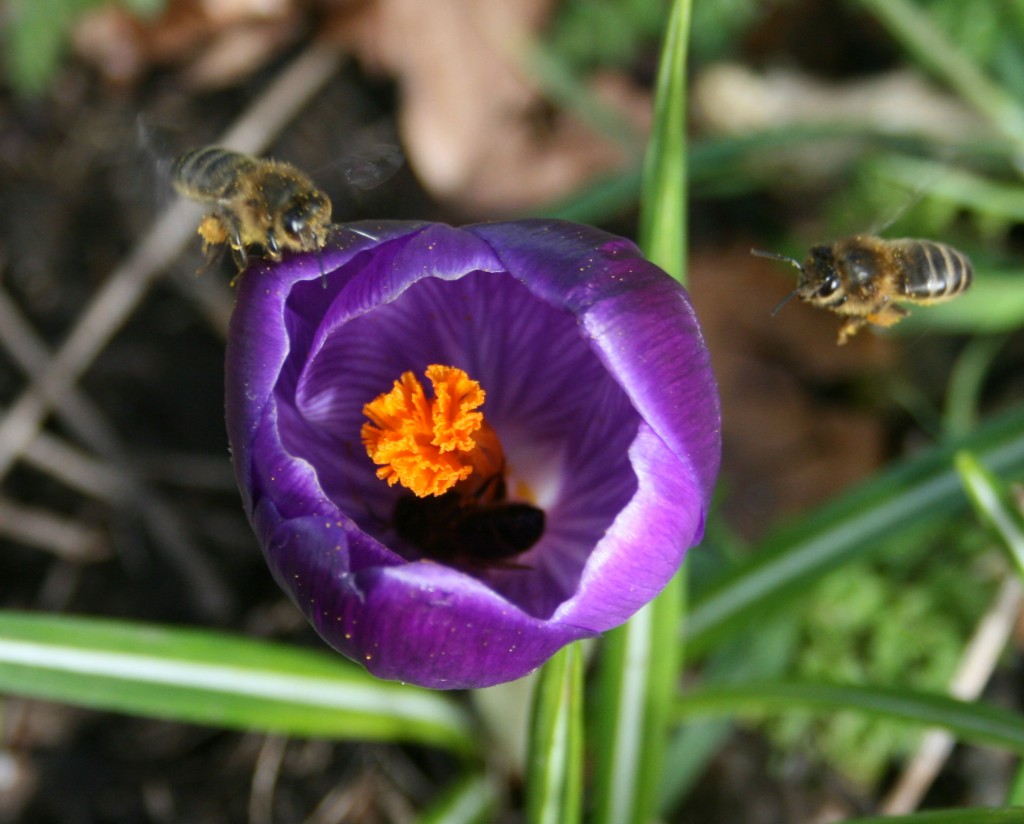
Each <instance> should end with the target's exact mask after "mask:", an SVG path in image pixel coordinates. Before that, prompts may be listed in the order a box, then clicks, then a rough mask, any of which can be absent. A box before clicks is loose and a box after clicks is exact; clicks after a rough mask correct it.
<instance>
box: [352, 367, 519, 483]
mask: <svg viewBox="0 0 1024 824" xmlns="http://www.w3.org/2000/svg"><path fill="white" fill-rule="evenodd" d="M426 375H427V379H428V380H429V381H430V383H431V384H432V386H433V390H434V397H433V399H430V398H428V397H427V396H426V393H425V392H424V390H423V386H422V385H421V384H420V382H419V380H417V378H416V376H415V375H414V374H413V373H412V372H405V373H404V374H403V375H402V376H401V377H400V378H399V379H398V380H397V381H395V385H394V387H393V388H392V389H391V391H390V392H385V393H384V394H383V395H380V396H379V397H377V398H375V399H374V400H373V401H371V402H370V403H368V404H366V406H364V407H363V414H364V415H366V417H368V418H369V419H370V420H369V421H368V422H367V423H365V424H363V428H362V432H361V435H362V439H363V444H364V445H365V446H366V452H367V454H369V456H370V458H371V460H373V462H374V463H376V464H379V468H378V469H377V477H378V478H380V479H381V480H386V481H387V482H388V483H389V484H391V485H394V484H396V483H400V484H402V486H404V487H406V488H408V489H409V490H411V491H412V492H413V493H414V494H416V495H418V496H419V497H421V498H422V497H424V496H426V495H442V494H444V493H445V492H447V491H448V490H449V489H451V488H452V487H453V486H455V484H457V483H458V482H459V481H462V480H465V479H466V478H468V477H469V476H470V475H471V474H472V473H473V470H474V469H478V470H480V471H481V472H485V471H489V470H490V469H491V467H492V466H496V467H500V466H501V462H502V461H503V457H502V453H501V445H500V444H499V443H498V439H497V436H496V435H495V434H494V430H492V429H491V427H490V426H488V425H487V424H486V423H484V416H483V413H482V412H478V411H477V409H478V407H480V406H482V405H483V402H484V397H485V393H484V390H483V389H482V388H481V387H480V384H479V383H477V382H476V381H475V380H472V379H471V378H470V377H469V375H467V374H466V373H465V372H464V371H463V370H461V369H457V368H455V367H453V366H441V365H439V364H432V365H431V366H428V367H427V372H426Z"/></svg>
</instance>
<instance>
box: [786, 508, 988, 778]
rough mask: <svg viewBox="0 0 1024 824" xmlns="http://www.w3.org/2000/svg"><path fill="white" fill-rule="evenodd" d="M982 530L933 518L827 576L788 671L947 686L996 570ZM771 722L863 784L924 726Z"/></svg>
mask: <svg viewBox="0 0 1024 824" xmlns="http://www.w3.org/2000/svg"><path fill="white" fill-rule="evenodd" d="M982 537H983V536H980V535H979V534H978V532H977V530H975V529H973V525H972V524H970V523H969V522H961V523H959V524H950V523H941V524H936V525H933V526H932V527H931V528H929V529H927V530H919V531H918V534H916V535H909V536H905V537H904V538H903V539H902V540H899V541H889V542H887V543H886V546H885V547H884V548H883V549H882V551H881V552H880V553H878V555H877V559H876V560H875V561H873V562H872V563H864V562H860V563H856V564H851V565H848V566H846V567H844V568H843V569H842V570H839V571H838V572H835V573H833V574H831V575H829V576H827V577H826V578H824V579H823V580H822V581H821V582H820V583H819V584H818V585H817V586H816V587H815V588H814V591H813V592H812V594H811V595H810V597H809V599H808V602H807V605H806V609H805V611H804V614H803V623H802V640H801V643H800V645H799V647H798V649H797V651H796V652H797V654H796V656H795V659H794V669H793V676H794V677H795V678H797V679H799V680H801V681H806V682H809V683H815V682H837V681H838V682H841V683H849V684H886V685H890V686H901V687H906V688H908V689H913V690H917V691H922V692H933V693H942V692H944V691H946V690H947V688H948V684H949V681H950V679H951V678H952V676H953V673H954V671H955V669H956V665H957V661H958V659H959V656H960V654H961V650H962V649H963V646H964V644H965V642H966V640H967V638H968V637H969V635H970V633H971V631H972V630H973V628H974V624H975V623H976V622H977V620H978V619H979V617H980V616H981V615H982V613H983V612H984V610H985V607H986V604H987V603H988V601H989V600H990V598H991V594H992V592H993V591H994V587H995V585H996V580H995V576H996V575H997V574H998V573H1000V572H1002V565H1001V564H999V563H998V562H993V555H992V554H991V553H987V552H985V551H984V544H983V543H982V541H981V538H982ZM768 728H769V730H770V731H771V733H772V735H773V737H774V738H775V739H776V740H777V741H778V742H779V743H780V744H782V745H784V746H787V747H793V746H807V747H808V748H809V749H810V750H812V751H814V752H816V753H818V754H820V755H821V756H822V757H823V758H825V759H826V760H827V761H829V762H830V763H831V764H833V765H835V766H836V767H838V768H839V769H840V770H842V771H843V772H844V773H846V774H847V775H848V776H849V777H850V778H852V779H853V780H856V781H859V782H861V783H864V784H870V783H872V782H873V781H874V780H875V779H877V778H878V776H879V774H880V773H881V771H882V770H883V769H884V768H885V767H886V765H887V763H888V762H889V761H890V759H892V758H893V757H895V756H897V755H899V754H902V753H905V752H907V751H909V750H910V749H911V748H912V747H913V746H914V744H916V742H917V741H918V739H919V735H920V732H919V730H917V729H911V728H907V727H904V726H902V725H894V724H891V723H888V722H886V721H883V720H877V719H872V718H870V717H867V716H865V715H863V714H861V713H856V712H839V713H836V714H835V715H833V716H830V717H826V718H816V719H813V720H812V719H809V718H807V717H805V716H804V715H803V714H799V713H798V714H790V715H786V716H783V717H781V718H779V719H776V720H773V721H772V722H771V723H770V724H769V725H768Z"/></svg>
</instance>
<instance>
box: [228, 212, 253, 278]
mask: <svg viewBox="0 0 1024 824" xmlns="http://www.w3.org/2000/svg"><path fill="white" fill-rule="evenodd" d="M228 245H229V246H231V257H232V259H233V260H234V261H235V266H237V267H238V274H237V275H235V276H234V277H233V278H231V282H230V283H229V284H228V285H229V286H231V287H232V288H233V287H234V286H235V284H237V283H238V279H239V278H240V277H241V276H242V273H243V272H244V271H245V267H246V266H248V265H249V256H248V255H247V254H246V252H245V244H244V243H243V242H242V232H241V229H240V228H239V226H238V223H236V222H234V221H232V223H231V243H230V244H228Z"/></svg>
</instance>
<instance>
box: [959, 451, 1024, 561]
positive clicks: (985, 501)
mask: <svg viewBox="0 0 1024 824" xmlns="http://www.w3.org/2000/svg"><path fill="white" fill-rule="evenodd" d="M954 463H955V465H956V471H957V472H958V473H960V481H961V482H962V483H963V485H964V489H965V490H966V491H967V497H968V498H969V499H970V501H971V504H972V505H973V506H974V510H975V512H977V513H978V517H980V518H981V519H982V520H983V521H984V522H985V523H986V524H988V525H989V526H990V527H991V528H992V530H993V531H994V532H995V533H996V534H997V535H998V536H999V538H1000V539H1001V540H1002V542H1003V545H1004V546H1005V547H1006V549H1007V550H1008V551H1009V553H1010V557H1011V558H1012V559H1013V562H1014V564H1015V565H1016V566H1017V572H1018V574H1020V575H1022V576H1024V516H1022V515H1021V512H1020V508H1019V507H1018V506H1017V505H1016V504H1015V503H1014V500H1013V495H1012V493H1011V492H1010V490H1009V489H1007V487H1006V484H1004V483H1003V482H1002V481H1001V480H1000V479H999V478H997V477H996V476H995V475H993V474H992V473H991V472H989V471H988V469H986V468H985V467H984V466H983V465H982V464H981V462H980V461H979V460H978V459H977V457H976V456H975V455H974V453H972V452H970V451H968V450H966V449H963V450H961V451H959V452H957V453H956V456H955V458H954Z"/></svg>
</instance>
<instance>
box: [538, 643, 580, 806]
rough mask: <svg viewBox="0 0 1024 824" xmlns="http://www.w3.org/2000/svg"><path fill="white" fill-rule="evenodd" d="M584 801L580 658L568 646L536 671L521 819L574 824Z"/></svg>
mask: <svg viewBox="0 0 1024 824" xmlns="http://www.w3.org/2000/svg"><path fill="white" fill-rule="evenodd" d="M582 803H583V656H582V654H581V653H580V645H579V644H578V643H576V644H570V645H569V646H568V647H566V648H565V649H563V650H562V651H561V652H559V653H558V654H557V655H555V657H554V658H552V659H551V660H550V661H548V662H547V663H546V664H545V665H544V667H543V669H541V671H540V678H539V679H538V681H537V691H536V694H535V697H534V705H533V718H532V721H531V727H530V744H529V756H528V759H527V779H526V820H527V821H528V822H530V824H577V822H579V821H580V817H581V811H582Z"/></svg>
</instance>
